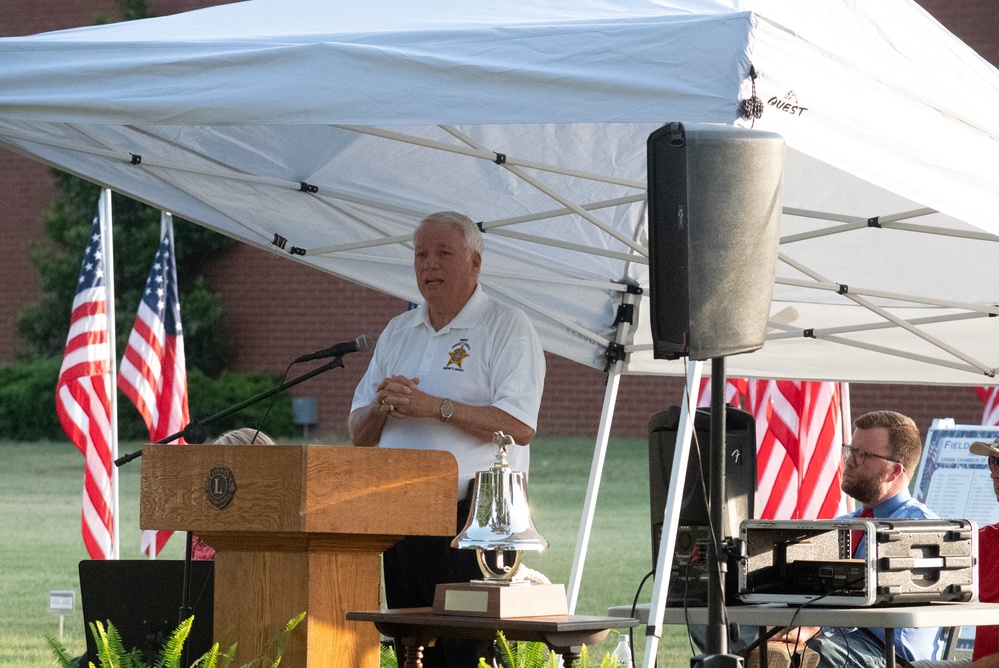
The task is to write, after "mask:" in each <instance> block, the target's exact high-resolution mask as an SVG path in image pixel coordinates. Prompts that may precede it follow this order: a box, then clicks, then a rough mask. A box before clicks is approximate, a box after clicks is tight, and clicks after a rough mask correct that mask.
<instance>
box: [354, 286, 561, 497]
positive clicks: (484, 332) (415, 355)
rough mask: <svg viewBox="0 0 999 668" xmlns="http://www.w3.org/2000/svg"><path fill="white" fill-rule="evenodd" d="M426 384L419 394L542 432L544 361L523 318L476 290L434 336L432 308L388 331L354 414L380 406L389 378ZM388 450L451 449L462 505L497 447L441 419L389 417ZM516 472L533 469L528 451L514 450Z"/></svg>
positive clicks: (356, 397) (415, 311) (524, 448)
mask: <svg viewBox="0 0 999 668" xmlns="http://www.w3.org/2000/svg"><path fill="white" fill-rule="evenodd" d="M396 375H400V376H405V377H407V378H419V379H420V385H419V387H420V390H422V391H423V392H426V393H428V394H432V395H434V396H438V397H446V398H448V399H452V400H454V401H458V402H461V403H463V404H471V405H473V406H494V407H496V408H499V409H500V410H502V411H505V412H507V413H509V414H510V415H512V416H513V417H515V418H517V419H518V420H520V421H521V422H523V423H524V424H526V425H528V426H530V427H531V428H532V429H536V428H537V423H538V409H539V407H540V405H541V393H542V391H543V389H544V382H545V356H544V350H543V349H542V347H541V340H540V339H539V338H538V335H537V333H536V332H535V331H534V327H533V326H532V325H531V323H530V321H529V320H528V319H527V316H526V315H525V314H524V312H523V311H520V310H519V309H516V308H512V307H509V306H506V305H504V304H500V303H499V302H497V301H496V300H494V299H491V298H490V297H489V296H488V295H486V294H485V293H484V292H482V288H481V287H478V286H476V288H475V292H474V293H473V294H472V297H471V299H469V300H468V303H467V304H465V307H464V308H463V309H462V310H461V312H460V313H459V314H458V315H457V316H456V317H455V318H454V320H452V321H451V322H450V324H448V325H446V326H444V327H443V328H442V329H441V330H440V331H439V332H435V331H434V328H433V327H432V326H431V325H430V320H429V318H428V316H427V310H426V307H425V306H420V307H419V308H416V309H413V310H412V311H408V312H406V313H403V314H401V315H398V316H396V317H395V318H393V319H392V321H391V322H389V324H388V325H387V326H386V327H385V330H384V331H383V332H382V334H381V336H380V337H379V339H378V343H377V344H376V345H375V352H374V354H373V355H372V357H371V363H370V364H369V365H368V370H367V372H366V373H365V375H364V377H363V378H362V379H361V382H360V383H359V384H358V386H357V389H356V390H355V392H354V401H353V404H352V405H351V411H354V410H356V409H358V408H361V407H363V406H367V405H369V404H371V403H372V402H374V400H375V396H376V394H377V388H378V385H379V383H381V382H382V380H384V379H385V378H388V377H389V376H396ZM378 445H379V446H380V447H383V448H411V449H418V450H447V451H449V452H450V453H451V454H453V455H454V457H455V459H457V460H458V496H459V498H463V497H464V496H465V492H466V489H467V486H468V482H469V481H470V480H472V479H473V478H474V477H475V473H476V471H483V470H486V469H488V468H490V467H491V466H492V465H493V463H494V462H495V460H496V446H495V445H493V443H492V442H491V441H488V442H482V441H479V440H478V439H476V438H474V437H472V436H469V435H468V434H466V433H464V432H462V431H460V430H458V429H456V428H454V427H452V426H450V425H447V424H444V423H443V422H441V420H440V419H432V420H428V419H412V418H407V419H402V420H397V419H395V418H391V417H390V418H389V419H388V420H386V421H385V428H384V429H383V430H382V435H381V441H380V442H379V444H378ZM508 461H509V463H510V468H511V469H513V470H515V471H524V472H526V471H527V470H528V467H529V464H530V451H529V449H528V446H527V444H523V445H522V446H520V445H519V446H518V447H516V448H511V450H510V452H509V457H508Z"/></svg>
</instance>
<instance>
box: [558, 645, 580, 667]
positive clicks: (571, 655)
mask: <svg viewBox="0 0 999 668" xmlns="http://www.w3.org/2000/svg"><path fill="white" fill-rule="evenodd" d="M582 650H583V648H582V647H569V648H568V649H566V648H563V649H562V668H572V662H573V661H575V660H576V659H578V658H579V655H580V653H581V652H582Z"/></svg>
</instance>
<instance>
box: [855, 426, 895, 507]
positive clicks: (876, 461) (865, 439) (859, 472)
mask: <svg viewBox="0 0 999 668" xmlns="http://www.w3.org/2000/svg"><path fill="white" fill-rule="evenodd" d="M850 446H851V447H852V448H853V449H854V454H853V455H852V456H851V457H850V458H849V459H847V460H846V461H844V462H843V482H842V484H841V487H842V488H843V491H844V492H846V493H847V494H849V495H850V496H852V497H853V498H855V499H857V500H858V501H860V502H861V503H864V504H871V503H874V502H879V501H881V500H883V499H884V497H885V496H886V494H887V492H888V487H889V482H890V480H889V478H890V476H891V474H892V472H893V471H895V467H896V466H898V464H897V463H895V462H892V461H888V460H887V459H883V458H884V457H891V453H889V451H888V430H887V429H885V428H884V427H877V428H874V429H857V430H856V431H855V432H853V442H852V443H850ZM857 451H862V452H864V453H865V454H864V455H860V454H858V453H857ZM874 455H880V456H877V457H875V456H874ZM861 458H863V460H864V463H863V464H859V463H858V461H859V460H860V459H861Z"/></svg>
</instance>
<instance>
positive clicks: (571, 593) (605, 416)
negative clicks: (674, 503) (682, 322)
mask: <svg viewBox="0 0 999 668" xmlns="http://www.w3.org/2000/svg"><path fill="white" fill-rule="evenodd" d="M639 295H641V290H639V289H637V288H635V289H630V288H629V289H628V290H627V291H626V292H624V293H623V294H622V295H621V306H620V307H619V308H618V315H617V319H616V320H615V322H614V324H615V325H616V326H617V333H616V336H615V338H614V341H615V343H617V344H619V345H620V346H622V349H623V346H624V345H625V343H626V342H627V341H628V339H629V337H630V336H631V328H632V326H633V325H634V321H633V315H632V314H633V313H634V312H636V311H637V310H638V309H637V308H628V307H634V305H635V303H636V302H637V301H638V298H639ZM608 359H611V358H610V357H609V356H608ZM623 370H624V361H623V359H621V358H616V359H615V361H613V362H612V363H611V364H610V365H609V367H608V369H607V372H608V373H607V389H606V390H605V391H604V407H603V409H602V410H601V412H600V426H599V428H598V429H597V440H596V443H595V445H594V447H593V463H592V464H591V465H590V480H589V482H588V483H587V485H586V499H585V500H584V502H583V516H582V518H580V521H579V535H578V536H577V537H576V552H575V554H573V557H572V570H571V571H569V590H568V591H567V592H566V603H567V607H568V609H569V614H570V615H571V614H575V612H576V602H577V601H578V600H579V585H580V582H581V581H582V578H583V562H585V561H586V550H587V548H588V547H589V542H590V530H591V529H592V528H593V513H594V511H595V510H596V507H597V493H598V491H599V490H600V477H601V475H602V474H603V469H604V459H605V457H606V455H607V441H608V440H609V439H610V428H611V423H612V422H613V421H614V406H615V404H616V403H617V390H618V387H619V386H620V383H621V372H622V371H623Z"/></svg>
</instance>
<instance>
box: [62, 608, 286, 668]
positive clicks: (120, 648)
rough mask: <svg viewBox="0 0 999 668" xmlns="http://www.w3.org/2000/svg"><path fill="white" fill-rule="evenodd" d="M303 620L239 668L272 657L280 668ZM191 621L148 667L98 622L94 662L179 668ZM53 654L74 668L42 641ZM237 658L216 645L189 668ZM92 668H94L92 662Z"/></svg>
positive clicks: (104, 667)
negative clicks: (220, 649)
mask: <svg viewBox="0 0 999 668" xmlns="http://www.w3.org/2000/svg"><path fill="white" fill-rule="evenodd" d="M303 619H305V613H304V612H302V613H300V614H298V615H296V616H295V617H292V618H291V619H290V620H288V623H286V624H285V625H284V628H283V629H281V630H280V631H278V632H277V633H276V634H274V635H273V636H271V637H270V638H269V639H268V641H267V643H266V644H265V645H264V648H263V650H262V651H261V653H260V656H258V657H256V658H254V659H252V660H251V661H248V662H246V663H244V664H243V665H242V666H241V668H258V666H263V665H265V664H264V661H265V658H266V657H268V656H270V655H272V654H273V655H274V657H275V658H274V660H273V661H272V662H271V663H270V664H268V665H269V666H270V668H279V666H280V665H281V659H282V658H283V657H284V653H285V652H286V651H287V649H288V644H289V643H290V642H291V632H292V631H294V630H295V628H296V627H297V626H298V625H299V624H300V623H301V622H302V620H303ZM193 623H194V617H193V616H192V617H188V618H187V619H185V620H184V621H182V622H181V623H180V624H178V625H177V627H176V628H175V629H174V630H173V631H171V632H170V637H169V638H167V641H166V643H164V644H163V647H161V648H160V651H159V652H158V654H157V656H156V659H155V661H154V662H153V663H152V664H150V663H147V662H146V661H145V660H144V658H143V657H142V654H141V653H140V652H139V650H137V649H134V648H133V649H129V650H126V649H125V646H124V644H123V643H122V640H121V635H120V634H119V633H118V629H116V628H115V627H114V624H112V623H111V622H110V621H108V627H107V630H106V631H105V629H104V625H103V624H102V623H101V622H100V621H97V622H93V623H91V624H90V632H91V634H92V635H93V636H94V643H95V644H96V645H97V657H96V658H97V661H98V664H97V665H99V666H101V668H182V665H181V660H182V657H183V652H184V643H185V642H186V641H187V637H188V636H189V635H190V633H191V626H192V624H193ZM45 640H46V642H48V644H49V647H50V648H51V649H52V654H53V655H54V656H55V659H56V661H57V662H58V663H59V666H60V667H61V668H77V663H76V659H75V658H73V657H72V656H70V655H69V652H67V651H66V648H65V646H64V645H63V644H62V643H61V642H59V641H58V640H56V639H55V638H53V637H51V636H46V637H45ZM235 655H236V644H235V643H233V644H232V646H231V647H230V648H229V650H228V651H227V652H225V653H224V654H219V644H218V643H215V644H214V645H212V647H211V649H209V650H208V651H207V652H205V653H204V654H202V655H201V656H200V657H198V658H197V659H195V661H194V663H192V664H191V668H229V665H230V664H231V663H232V660H233V657H234V656H235ZM90 666H91V668H96V666H95V664H94V662H93V661H91V662H90Z"/></svg>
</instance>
